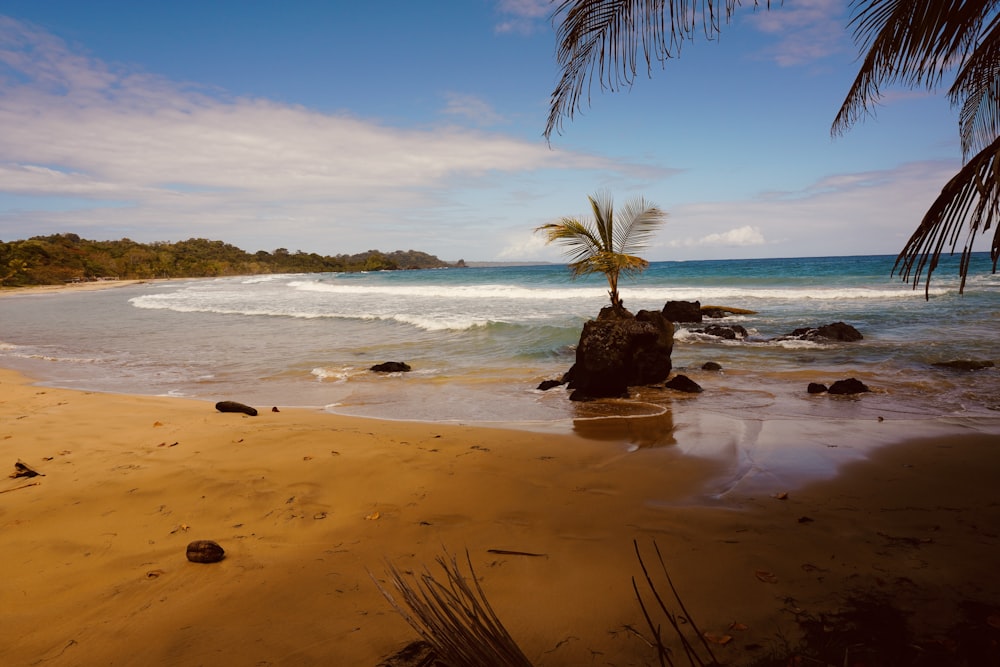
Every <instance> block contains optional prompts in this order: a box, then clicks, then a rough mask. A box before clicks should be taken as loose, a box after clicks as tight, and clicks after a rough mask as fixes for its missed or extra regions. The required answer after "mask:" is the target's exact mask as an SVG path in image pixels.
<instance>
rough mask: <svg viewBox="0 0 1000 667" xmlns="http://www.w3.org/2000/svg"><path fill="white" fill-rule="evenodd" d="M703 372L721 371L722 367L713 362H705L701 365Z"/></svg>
mask: <svg viewBox="0 0 1000 667" xmlns="http://www.w3.org/2000/svg"><path fill="white" fill-rule="evenodd" d="M701 370H703V371H721V370H722V365H721V364H719V363H716V362H714V361H706V362H705V363H703V364H702V365H701Z"/></svg>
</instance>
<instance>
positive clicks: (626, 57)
mask: <svg viewBox="0 0 1000 667" xmlns="http://www.w3.org/2000/svg"><path fill="white" fill-rule="evenodd" d="M746 1H747V2H749V0H746ZM760 2H764V3H765V4H767V6H768V7H770V4H771V3H770V0H753V5H754V7H757V6H758V4H759V3H760ZM740 4H742V2H741V0H562V2H560V3H559V5H558V7H557V8H556V10H555V12H554V13H553V16H552V20H553V23H555V24H558V27H557V39H558V42H559V46H558V48H557V50H556V62H558V64H559V68H560V70H561V72H562V74H561V76H560V79H559V83H558V84H557V85H556V88H555V90H554V91H552V96H551V98H550V101H549V119H548V122H547V123H546V126H545V137H546V139H549V138H551V136H552V133H553V132H558V131H560V130H561V128H562V120H563V118H570V119H572V118H573V115H574V113H575V112H576V111H577V110H579V109H580V107H581V102H582V98H583V95H584V90H586V92H587V100H588V102H589V99H590V88H591V86H592V85H593V82H594V80H595V79H596V80H597V83H598V85H599V86H600V88H601V89H602V90H604V89H607V90H611V91H616V90H620V89H622V88H629V87H631V85H632V83H633V81H635V78H636V72H637V70H638V67H639V64H640V63H641V62H643V61H645V64H646V73H647V75H648V74H649V73H650V71H651V70H652V64H653V61H654V60H656V61H658V62H660V63H661V64H662V63H664V62H665V61H666V60H668V59H669V58H673V57H674V56H675V55H676V54H677V53H679V52H680V48H681V45H682V44H683V43H684V42H685V41H690V40H692V39H694V37H695V35H696V34H697V33H698V32H699V31H701V32H703V33H704V34H705V36H706V37H707V38H708V39H713V38H714V37H715V36H716V35H717V34H718V32H719V29H720V21H721V17H722V15H723V14H724V15H725V20H726V22H728V21H729V20H730V18H731V16H732V14H733V11H734V10H735V9H736V7H737V6H739V5H740Z"/></svg>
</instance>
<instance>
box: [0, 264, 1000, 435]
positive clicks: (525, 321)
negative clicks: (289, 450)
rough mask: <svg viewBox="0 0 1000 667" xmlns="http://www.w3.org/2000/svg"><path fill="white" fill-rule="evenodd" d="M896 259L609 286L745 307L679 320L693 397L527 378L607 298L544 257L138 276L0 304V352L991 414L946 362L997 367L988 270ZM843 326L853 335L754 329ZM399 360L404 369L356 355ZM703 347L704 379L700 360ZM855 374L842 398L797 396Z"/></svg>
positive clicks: (526, 390) (676, 267)
mask: <svg viewBox="0 0 1000 667" xmlns="http://www.w3.org/2000/svg"><path fill="white" fill-rule="evenodd" d="M893 261H894V257H891V256H873V257H829V258H808V259H772V260H730V261H696V262H657V263H653V264H652V265H651V266H650V268H649V270H647V271H646V272H645V273H643V274H641V275H640V276H639V277H638V278H636V279H634V280H623V282H622V284H621V285H620V289H621V293H622V296H623V298H624V301H625V305H626V307H627V308H629V309H630V310H632V311H633V312H634V311H636V310H638V309H657V310H658V309H660V308H662V307H663V304H664V303H665V302H666V301H669V300H699V301H701V303H702V304H703V305H708V304H712V305H722V306H729V307H736V308H743V309H749V310H753V311H756V314H754V315H741V316H735V317H730V318H726V319H725V320H722V321H720V322H718V323H720V324H739V325H741V326H743V327H745V328H746V329H747V330H748V331H749V332H750V336H749V337H748V339H747V340H746V341H735V342H734V341H721V340H719V339H716V338H713V337H709V336H705V335H702V334H699V333H696V332H694V331H692V330H691V328H692V327H684V328H680V329H679V330H678V331H677V333H676V336H675V341H676V342H675V348H674V354H673V361H674V367H675V370H676V371H677V372H682V373H685V374H687V375H689V376H690V377H692V378H693V379H695V380H696V381H697V382H699V383H700V384H702V386H703V387H704V388H705V392H704V393H702V394H699V395H697V396H695V397H687V396H684V397H680V396H676V395H674V394H673V393H672V392H669V391H666V390H655V389H644V390H640V391H638V392H637V397H636V400H635V401H633V402H631V403H624V404H623V403H621V402H614V401H609V402H605V403H603V404H599V405H596V406H594V405H592V406H578V405H572V404H570V402H569V401H567V400H566V393H565V392H564V391H563V390H562V389H556V390H553V391H550V392H545V393H543V392H538V391H536V390H535V387H536V386H537V384H538V383H539V382H540V381H541V380H544V379H548V378H557V377H559V376H561V375H562V373H563V372H564V371H565V370H567V369H568V368H569V366H570V365H571V364H572V362H573V356H574V351H573V346H574V345H575V343H576V341H577V338H578V336H579V332H580V328H581V326H582V325H583V323H584V322H585V321H586V320H587V319H589V318H591V317H593V316H594V315H596V314H597V312H598V311H599V310H600V308H601V307H602V306H603V305H605V304H606V303H607V286H606V283H605V282H604V281H603V278H599V277H594V278H591V279H586V280H577V281H573V280H571V279H570V277H569V274H568V272H567V270H566V268H565V267H563V266H559V265H545V266H530V267H515V266H503V267H483V268H467V269H444V270H432V271H399V272H382V273H368V274H309V275H278V276H257V277H247V278H224V279H205V280H192V281H173V282H158V283H147V284H140V285H132V286H125V287H118V288H114V289H108V290H103V291H94V292H77V293H52V294H26V295H24V294H22V295H12V296H6V297H4V298H2V299H0V364H2V365H4V366H7V367H13V368H16V369H18V370H22V371H23V372H25V373H27V374H28V375H30V376H32V377H35V378H37V379H40V380H42V381H43V382H45V383H48V384H51V385H59V386H66V387H71V388H79V389H89V390H96V391H113V392H124V393H141V394H166V395H176V396H189V397H195V398H202V399H206V400H213V401H214V400H220V399H223V398H225V399H234V400H241V401H244V402H248V403H253V404H257V405H267V406H270V405H280V406H290V405H299V406H318V407H326V408H327V409H329V410H332V411H337V412H343V413H349V414H358V415H366V416H374V417H384V418H399V419H423V420H435V421H480V422H489V421H497V422H518V421H520V422H533V423H546V422H558V421H560V420H566V419H572V418H574V417H580V416H581V415H584V416H586V415H592V414H619V413H625V414H629V413H631V412H643V411H649V410H656V409H662V408H663V407H664V406H670V407H672V408H673V409H675V410H676V409H687V408H686V406H692V405H696V406H697V408H698V409H699V410H706V411H710V412H716V413H718V414H733V413H739V414H740V415H742V416H743V417H746V418H760V419H770V418H805V419H811V418H825V419H830V418H834V419H835V418H841V417H843V418H869V417H870V418H872V419H874V418H876V417H883V418H885V419H890V420H892V419H901V420H906V419H918V418H926V417H928V416H958V417H972V418H975V417H980V416H982V417H987V418H993V417H996V416H997V415H998V411H1000V369H988V370H983V371H977V372H974V373H969V372H964V373H961V372H955V371H948V370H944V369H940V368H937V367H935V366H933V364H934V363H935V362H941V361H950V360H954V359H984V360H985V359H988V360H993V361H995V362H997V363H998V364H1000V352H998V344H997V341H998V336H997V332H998V330H1000V327H998V325H1000V308H998V306H1000V276H997V275H993V274H991V273H990V266H989V261H988V257H987V256H985V255H977V256H976V258H975V262H974V265H973V272H972V274H973V275H972V277H971V278H970V279H969V281H968V284H967V286H966V292H965V294H964V295H959V294H958V279H957V275H956V271H955V268H954V267H955V265H957V262H956V261H951V262H950V263H949V262H943V263H942V266H941V267H940V268H939V269H938V271H937V272H936V273H935V278H934V281H933V282H932V286H931V290H930V298H929V300H925V298H924V292H923V287H922V286H920V287H919V288H918V289H916V290H914V289H913V288H912V286H910V285H906V284H903V283H901V282H900V281H899V280H898V278H892V277H890V271H891V268H892V264H893ZM837 321H843V322H847V323H848V324H851V325H853V326H855V327H856V328H857V329H858V330H860V331H861V333H862V334H863V335H864V340H863V341H860V342H856V343H830V344H817V343H809V342H804V341H784V342H773V341H771V340H769V339H771V338H773V337H775V336H779V335H781V334H784V333H788V332H790V331H792V330H793V329H796V328H799V327H805V326H819V325H822V324H828V323H831V322H837ZM390 360H396V361H405V362H407V363H409V364H410V365H411V366H412V368H413V371H412V372H411V373H407V374H398V375H388V376H385V375H377V374H372V373H370V372H368V370H367V369H368V367H369V366H371V365H372V364H375V363H379V362H382V361H390ZM705 361H716V362H718V363H720V364H721V365H722V366H723V372H722V373H709V372H706V371H702V370H701V365H702V364H703V363H704V362H705ZM846 377H857V378H859V379H861V380H862V381H864V382H866V383H867V384H868V385H869V386H871V387H872V389H873V390H874V391H873V393H872V394H870V395H865V396H864V397H862V398H860V399H853V400H831V399H830V398H829V397H822V398H816V397H813V396H808V395H807V394H806V393H805V386H806V384H807V383H808V382H812V381H816V382H823V383H825V384H829V383H831V382H833V381H835V380H838V379H843V378H846Z"/></svg>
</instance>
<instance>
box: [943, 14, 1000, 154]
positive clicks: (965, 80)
mask: <svg viewBox="0 0 1000 667" xmlns="http://www.w3.org/2000/svg"><path fill="white" fill-rule="evenodd" d="M998 81H1000V16H994V17H993V19H992V20H991V21H990V24H989V25H988V26H987V27H986V29H985V30H984V34H983V38H982V39H981V41H980V42H979V45H978V46H977V47H976V49H975V50H974V51H973V52H972V54H971V55H970V56H969V58H968V60H967V61H966V62H965V64H964V65H963V66H962V68H961V70H960V71H959V73H958V75H957V76H956V77H955V81H954V83H953V84H952V86H951V89H950V90H949V91H948V96H949V97H950V98H951V102H952V104H954V105H956V106H960V107H961V112H960V116H959V135H960V136H961V139H962V156H963V157H964V158H966V159H967V158H968V157H969V156H970V155H972V154H973V153H976V152H978V151H980V150H982V149H983V148H985V147H986V146H987V145H989V143H990V142H991V141H993V139H994V138H995V137H997V136H1000V113H998V105H1000V90H998Z"/></svg>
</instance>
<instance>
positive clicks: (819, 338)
mask: <svg viewBox="0 0 1000 667" xmlns="http://www.w3.org/2000/svg"><path fill="white" fill-rule="evenodd" d="M863 338H864V336H862V335H861V332H860V331H858V330H857V329H855V328H854V327H852V326H851V325H850V324H845V323H843V322H834V323H833V324H824V325H823V326H821V327H802V328H800V329H796V330H795V331H793V332H792V333H790V334H785V335H784V336H778V337H777V338H775V339H773V340H811V341H816V342H821V343H822V342H826V341H831V340H833V341H838V342H842V343H852V342H854V341H859V340H861V339H863Z"/></svg>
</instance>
